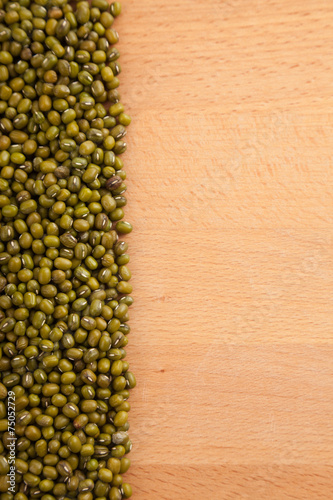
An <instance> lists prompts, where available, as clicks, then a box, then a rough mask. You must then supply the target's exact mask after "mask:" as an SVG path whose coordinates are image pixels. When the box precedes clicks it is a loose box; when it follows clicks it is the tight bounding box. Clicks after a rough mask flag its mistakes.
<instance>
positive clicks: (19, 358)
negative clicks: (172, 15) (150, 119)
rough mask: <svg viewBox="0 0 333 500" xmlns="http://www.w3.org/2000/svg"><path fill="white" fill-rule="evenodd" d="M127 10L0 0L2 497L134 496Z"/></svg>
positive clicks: (55, 0) (96, 0)
mask: <svg viewBox="0 0 333 500" xmlns="http://www.w3.org/2000/svg"><path fill="white" fill-rule="evenodd" d="M120 10H121V6H120V4H119V3H118V2H114V3H112V4H111V5H110V4H109V3H108V2H107V0H92V1H91V2H90V3H88V2H87V1H85V0H83V1H79V2H77V3H69V2H68V1H67V0H17V1H9V0H0V240H1V241H0V500H30V499H41V500H58V499H61V500H67V499H72V498H76V497H77V498H78V500H93V499H98V500H121V499H122V498H129V497H130V496H131V495H132V491H131V487H130V485H129V484H128V483H126V482H124V480H123V474H124V473H125V472H126V471H127V470H128V468H129V465H130V461H129V459H128V458H127V454H128V452H129V451H130V450H131V447H132V444H131V441H130V439H129V436H128V429H129V423H128V412H129V410H130V404H129V402H128V398H129V390H130V389H132V388H133V387H134V386H135V385H136V381H135V377H134V375H133V374H132V373H131V372H130V371H129V364H128V362H127V360H126V359H125V358H126V352H125V346H126V345H127V343H128V334H129V333H130V327H129V325H128V319H129V314H128V309H129V307H130V306H131V304H132V303H133V299H132V297H131V296H130V295H129V294H130V293H131V292H132V286H131V285H130V283H129V279H130V278H131V272H130V270H129V268H128V266H127V264H128V262H129V255H128V254H127V249H128V244H127V242H126V241H125V240H123V239H121V238H122V235H124V234H127V233H129V232H131V230H132V226H131V225H130V224H129V223H128V222H126V221H124V220H123V217H124V206H125V205H126V202H127V200H126V197H125V196H124V193H125V191H126V185H125V182H124V181H125V179H126V174H125V171H124V169H123V161H122V159H121V154H122V153H123V152H124V151H125V150H126V142H125V141H124V137H125V135H126V127H127V126H128V125H129V123H130V121H131V119H130V117H129V116H128V115H127V114H125V112H124V111H125V110H124V107H123V105H122V104H121V102H120V96H119V93H118V90H117V87H118V85H119V79H118V75H119V73H120V71H121V67H120V65H119V63H118V58H119V52H118V50H117V49H116V48H115V44H116V43H117V41H118V33H117V32H116V31H115V30H114V28H113V22H114V18H115V17H116V16H118V15H119V14H120ZM9 394H10V395H11V398H12V399H13V398H14V399H15V412H16V413H15V416H16V427H15V436H16V441H15V453H16V462H15V468H16V469H15V475H16V477H15V488H14V490H13V489H9V482H8V481H9V480H8V474H9V470H10V464H9V456H10V443H11V442H12V437H11V435H10V432H9V431H8V425H9V423H8V398H9Z"/></svg>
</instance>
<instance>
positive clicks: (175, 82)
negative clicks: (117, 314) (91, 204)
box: [117, 0, 333, 500]
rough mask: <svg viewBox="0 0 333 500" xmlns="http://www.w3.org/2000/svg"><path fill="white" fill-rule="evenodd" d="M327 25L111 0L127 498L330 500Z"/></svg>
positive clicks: (308, 18)
mask: <svg viewBox="0 0 333 500" xmlns="http://www.w3.org/2000/svg"><path fill="white" fill-rule="evenodd" d="M332 26H333V5H332V4H331V3H330V2H328V1H327V0H302V1H300V0H294V1H293V2H290V1H289V0H279V1H277V0H266V1H263V0H196V1H195V2H193V0H191V1H190V0H183V1H182V2H180V1H178V0H168V1H167V2H164V1H162V0H141V1H140V2H137V1H134V0H124V1H123V14H122V16H121V18H119V20H117V29H118V30H119V32H120V35H121V42H120V47H119V49H120V50H121V53H122V59H121V65H122V68H123V72H122V74H121V94H122V100H123V101H124V102H125V104H126V105H127V108H128V110H129V111H130V113H131V115H132V116H133V118H134V120H133V124H132V125H131V130H130V133H129V137H128V143H129V148H128V152H127V154H126V160H125V162H126V170H127V173H128V186H129V190H128V195H129V203H128V207H127V217H128V219H129V220H131V221H132V222H133V223H134V225H135V231H134V232H133V233H132V234H131V236H130V237H128V241H129V242H130V245H131V255H132V264H131V269H132V272H133V276H134V277H133V285H134V288H135V290H134V296H135V300H136V302H135V305H134V306H133V309H132V311H133V312H132V319H131V325H132V333H131V336H130V346H129V349H128V359H129V360H130V363H131V367H132V369H133V371H135V373H136V375H137V378H138V387H137V389H136V390H135V391H134V392H133V394H132V398H131V404H132V408H133V410H132V412H131V437H132V440H133V443H134V447H133V452H132V463H133V465H132V468H131V471H130V472H129V473H128V474H127V476H128V477H127V479H128V481H129V482H131V483H132V485H133V487H134V495H133V498H135V499H136V500H157V499H158V500H192V499H194V498H195V499H199V500H206V499H207V500H229V499H231V500H234V499H237V500H239V499H244V500H245V499H246V500H248V499H251V500H266V499H278V500H289V499H297V500H311V499H316V500H317V499H318V500H319V499H325V500H328V499H329V498H332V495H333V493H332V491H333V475H332V472H333V451H332V450H333V423H332V412H333V338H332V326H333V314H332V302H333V300H332V299H333V295H332V284H333V253H332V244H333V225H332V222H333V217H332V213H333V212H332V208H333V204H332V181H333V174H332V160H333V153H332V151H333V150H332V134H333V115H332V111H333V84H332V81H333V78H332V76H333V73H332V64H331V63H332V50H333V45H332Z"/></svg>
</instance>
